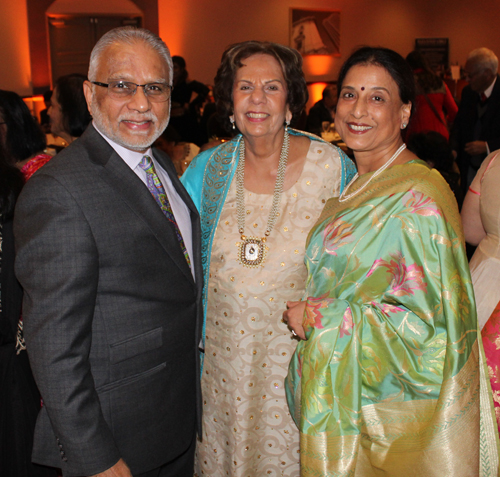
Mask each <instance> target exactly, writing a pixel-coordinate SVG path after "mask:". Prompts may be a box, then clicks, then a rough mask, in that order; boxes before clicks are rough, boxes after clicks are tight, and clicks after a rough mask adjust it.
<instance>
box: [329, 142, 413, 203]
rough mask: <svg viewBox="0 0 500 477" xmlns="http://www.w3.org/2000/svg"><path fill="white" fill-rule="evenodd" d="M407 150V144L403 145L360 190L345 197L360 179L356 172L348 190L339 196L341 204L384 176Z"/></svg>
mask: <svg viewBox="0 0 500 477" xmlns="http://www.w3.org/2000/svg"><path fill="white" fill-rule="evenodd" d="M405 149H406V144H403V145H402V146H401V147H400V148H399V149H398V150H397V151H396V152H395V153H394V155H393V156H392V157H391V158H390V159H389V160H388V161H387V162H386V163H385V164H384V165H383V166H381V167H379V168H378V169H377V170H376V171H375V172H374V173H373V175H372V176H371V177H370V178H369V179H368V180H367V181H366V182H365V183H364V184H363V185H362V186H361V187H360V188H359V189H356V190H355V191H354V192H352V193H351V194H349V195H345V193H346V192H347V190H348V189H349V187H351V185H352V184H353V183H354V181H355V180H356V179H357V178H358V177H359V174H358V173H357V172H356V174H355V176H354V177H353V178H352V179H351V182H349V184H347V186H346V188H345V189H344V190H343V191H342V193H341V194H340V195H339V202H345V201H346V200H349V199H351V198H352V197H354V196H355V195H357V194H359V193H360V192H361V191H362V190H363V189H364V188H365V187H366V186H367V185H368V184H369V183H370V182H371V181H372V179H375V177H377V176H378V175H380V174H382V172H384V171H385V170H386V169H387V168H388V167H389V166H390V165H391V164H392V163H393V162H394V161H395V160H396V159H397V157H398V156H399V155H400V154H401V153H402V152H403V151H404V150H405Z"/></svg>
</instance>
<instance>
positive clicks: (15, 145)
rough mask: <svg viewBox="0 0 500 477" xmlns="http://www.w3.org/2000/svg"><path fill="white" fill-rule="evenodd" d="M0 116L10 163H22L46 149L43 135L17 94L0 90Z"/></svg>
mask: <svg viewBox="0 0 500 477" xmlns="http://www.w3.org/2000/svg"><path fill="white" fill-rule="evenodd" d="M0 114H1V116H2V118H3V121H4V122H5V126H6V132H5V143H4V144H3V146H4V149H5V153H6V154H7V156H8V157H9V158H10V160H11V161H16V162H21V161H24V160H25V159H28V158H29V157H31V156H34V155H35V154H37V153H39V152H42V151H43V150H44V149H45V148H46V146H47V141H46V139H45V134H44V133H43V131H42V130H41V128H40V126H39V125H38V123H37V121H36V119H35V118H34V117H33V116H32V115H31V112H30V110H29V109H28V106H26V103H25V102H24V101H23V100H22V99H21V97H20V96H19V95H18V94H16V93H14V92H13V91H5V90H0Z"/></svg>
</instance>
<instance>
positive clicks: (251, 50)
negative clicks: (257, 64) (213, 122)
mask: <svg viewBox="0 0 500 477" xmlns="http://www.w3.org/2000/svg"><path fill="white" fill-rule="evenodd" d="M253 55H269V56H272V57H273V58H275V59H276V60H277V61H278V63H279V64H280V65H281V70H282V71H283V77H284V78H285V82H286V89H287V94H288V97H287V104H288V107H289V108H290V112H291V113H292V114H293V116H294V117H296V116H298V115H300V114H301V113H302V110H303V109H304V106H305V105H306V103H307V100H308V99H309V93H308V92H307V85H306V80H305V78H304V73H303V71H302V56H301V55H300V53H299V52H298V51H297V50H294V49H293V48H289V47H288V46H283V45H280V44H278V43H271V42H269V41H244V42H241V43H236V44H234V45H231V46H230V47H228V48H227V50H226V51H225V52H224V53H223V55H222V60H221V64H220V66H219V69H218V70H217V75H216V76H215V84H214V97H215V102H216V105H217V112H218V114H219V116H220V117H221V118H222V119H223V120H224V121H227V122H228V124H229V116H230V115H231V114H233V85H234V80H235V78H236V72H237V71H238V69H239V68H241V67H242V66H243V60H245V59H246V58H249V57H250V56H253Z"/></svg>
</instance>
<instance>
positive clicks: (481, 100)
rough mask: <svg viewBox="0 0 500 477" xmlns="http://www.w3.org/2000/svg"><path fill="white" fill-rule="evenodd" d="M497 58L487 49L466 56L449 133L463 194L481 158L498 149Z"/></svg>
mask: <svg viewBox="0 0 500 477" xmlns="http://www.w3.org/2000/svg"><path fill="white" fill-rule="evenodd" d="M497 70H498V58H497V57H496V55H495V53H493V51H491V50H489V49H488V48H478V49H476V50H473V51H471V52H470V53H469V56H468V57H467V61H466V63H465V75H466V78H467V80H468V81H469V85H468V86H466V87H465V88H464V89H463V91H462V99H461V101H460V106H459V108H458V114H457V116H456V118H455V121H454V123H453V127H452V130H451V133H450V145H451V147H452V149H453V150H454V152H455V154H456V161H457V165H458V167H459V169H460V176H461V185H462V188H463V191H464V193H465V192H467V189H468V187H469V185H470V184H471V182H472V179H474V176H475V175H476V172H477V170H478V169H479V167H480V166H481V163H482V162H483V160H484V158H485V157H486V156H487V155H488V154H489V153H490V152H491V151H494V150H496V149H499V148H500V82H498V81H497V80H498V74H497Z"/></svg>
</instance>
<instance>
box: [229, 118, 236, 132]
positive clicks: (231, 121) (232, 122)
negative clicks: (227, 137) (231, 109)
mask: <svg viewBox="0 0 500 477" xmlns="http://www.w3.org/2000/svg"><path fill="white" fill-rule="evenodd" d="M229 121H230V123H231V124H232V125H233V131H235V130H236V126H235V124H234V116H229Z"/></svg>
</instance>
